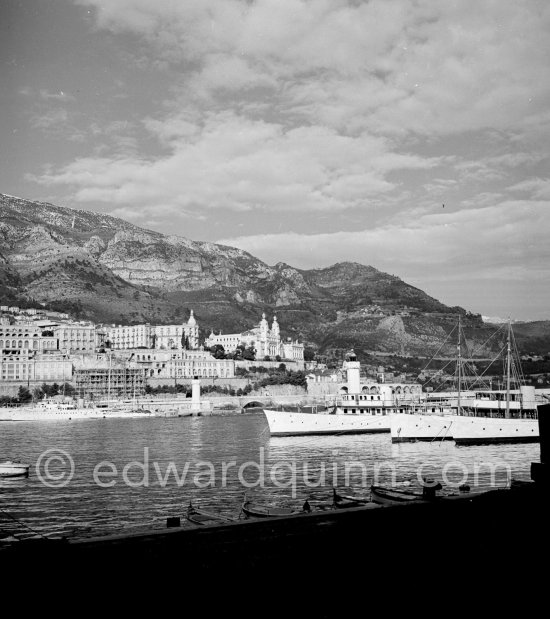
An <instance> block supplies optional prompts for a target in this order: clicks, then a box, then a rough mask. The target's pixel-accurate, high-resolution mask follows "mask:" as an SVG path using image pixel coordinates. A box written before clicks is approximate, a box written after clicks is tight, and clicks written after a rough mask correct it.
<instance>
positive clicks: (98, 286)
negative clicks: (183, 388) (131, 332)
mask: <svg viewBox="0 0 550 619" xmlns="http://www.w3.org/2000/svg"><path fill="white" fill-rule="evenodd" d="M0 282H1V285H0V295H2V296H3V297H4V298H6V299H20V300H21V299H22V300H23V301H24V300H25V299H26V300H27V301H28V300H29V299H34V300H35V301H40V302H49V303H54V304H57V306H58V307H61V306H63V305H65V306H66V307H69V308H71V309H72V310H75V308H76V311H77V313H78V314H79V315H80V316H81V317H84V318H90V319H93V320H95V321H97V322H108V323H111V322H113V323H115V322H116V323H120V324H124V323H128V324H131V323H137V322H151V323H157V324H162V323H165V324H168V323H174V322H181V321H183V320H186V319H187V317H188V315H189V310H190V309H194V310H195V315H196V316H197V319H198V320H199V324H200V326H201V328H202V329H203V335H204V336H206V335H207V334H208V332H209V331H210V329H211V328H214V329H216V330H220V329H221V330H223V331H224V332H235V331H240V330H244V329H246V328H249V327H251V326H252V325H254V324H256V323H257V322H258V320H259V318H260V315H261V312H262V311H266V312H267V313H268V317H270V316H271V315H272V314H273V313H275V312H276V313H277V316H278V319H279V323H280V324H281V329H282V332H283V335H284V336H287V337H293V338H300V339H301V340H305V341H306V343H309V344H311V345H313V346H314V347H315V348H319V349H320V350H323V351H329V352H330V351H333V350H338V349H347V348H350V347H355V349H356V350H359V351H381V352H386V353H395V354H427V353H430V352H432V353H433V352H435V350H437V349H438V348H439V347H440V345H441V343H442V341H443V340H444V339H445V337H446V335H447V333H448V332H449V331H450V330H451V329H452V328H453V327H454V325H455V324H456V319H457V315H458V314H461V315H462V316H463V317H464V324H465V325H466V329H467V333H468V337H471V338H472V343H475V342H478V341H479V342H481V341H483V340H484V339H486V338H485V337H484V335H483V334H484V333H486V328H485V327H484V326H483V322H482V320H481V317H480V316H479V315H473V314H469V313H468V312H466V311H465V310H463V309H462V308H459V307H453V308H449V307H447V306H445V305H444V304H442V303H440V302H439V301H437V300H436V299H434V298H432V297H430V296H429V295H427V294H426V293H424V292H423V291H422V290H420V289H418V288H415V287H414V286H411V285H409V284H407V283H405V282H403V281H402V280H401V279H399V278H398V277H396V276H394V275H388V274H387V273H383V272H381V271H378V270H377V269H375V268H374V267H372V266H365V265H361V264H357V263H349V262H342V263H338V264H335V265H332V266H330V267H328V268H324V269H313V270H300V269H295V268H293V267H292V266H290V265H288V264H285V263H282V262H281V263H278V264H276V265H274V266H269V265H267V264H265V263H264V262H262V261H261V260H259V259H257V258H255V257H254V256H252V255H251V254H249V253H247V252H245V251H242V250H240V249H236V248H233V247H227V246H224V245H218V244H215V243H208V242H200V241H192V240H190V239H186V238H184V237H180V236H174V235H164V234H161V233H159V232H153V231H151V230H145V229H143V228H139V227H138V226H135V225H133V224H131V223H129V222H126V221H124V220H122V219H117V218H115V217H111V216H109V215H102V214H98V213H92V212H88V211H83V210H77V209H72V208H66V207H59V206H55V205H53V204H48V203H44V202H33V201H29V200H24V199H21V198H16V197H13V196H8V195H5V194H0ZM446 350H447V353H448V354H454V344H449V345H448V346H447V348H446ZM480 352H482V353H483V351H480ZM485 352H487V351H485Z"/></svg>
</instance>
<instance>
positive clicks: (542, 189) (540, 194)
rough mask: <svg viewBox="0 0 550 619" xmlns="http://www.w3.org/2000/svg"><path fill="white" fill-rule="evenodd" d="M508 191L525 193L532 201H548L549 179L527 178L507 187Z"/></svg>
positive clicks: (549, 197)
mask: <svg viewBox="0 0 550 619" xmlns="http://www.w3.org/2000/svg"><path fill="white" fill-rule="evenodd" d="M508 190H509V191H514V192H526V193H528V194H530V195H531V196H532V197H533V198H534V199H539V200H550V178H528V179H526V180H524V181H521V182H520V183H516V184H515V185H512V186H510V187H508Z"/></svg>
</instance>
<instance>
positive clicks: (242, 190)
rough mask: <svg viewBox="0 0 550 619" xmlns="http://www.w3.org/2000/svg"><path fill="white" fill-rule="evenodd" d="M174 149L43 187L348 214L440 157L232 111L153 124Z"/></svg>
mask: <svg viewBox="0 0 550 619" xmlns="http://www.w3.org/2000/svg"><path fill="white" fill-rule="evenodd" d="M147 126H148V127H149V129H150V130H151V131H153V132H155V133H158V135H159V137H160V138H161V139H162V140H163V141H164V142H165V143H166V144H167V145H170V148H171V153H170V154H169V155H168V156H166V157H163V158H157V159H155V160H145V159H136V158H123V159H121V158H117V159H110V158H95V159H94V158H82V159H79V160H77V161H75V162H73V163H70V164H69V165H67V166H66V167H65V168H64V169H62V170H59V171H57V172H55V173H53V174H51V173H50V174H44V175H42V176H40V177H38V178H37V181H38V182H40V183H42V184H45V185H59V184H63V185H65V184H68V185H73V186H75V187H76V188H77V189H76V194H75V195H76V198H77V199H79V200H81V201H93V200H102V201H109V202H111V203H114V204H124V203H125V202H126V201H128V200H131V201H132V203H137V204H144V205H145V204H150V203H151V202H155V203H163V204H171V205H173V206H178V205H179V206H182V207H184V208H190V207H198V208H206V209H214V208H221V209H231V210H237V211H242V210H250V209H254V208H259V209H265V208H274V209H277V210H305V211H310V210H342V209H346V208H351V207H357V206H361V205H362V204H363V203H364V201H365V199H366V198H368V197H369V196H373V195H377V194H380V193H384V192H387V191H390V190H392V189H393V188H394V184H393V183H392V182H390V181H388V180H387V178H386V175H387V174H388V173H389V172H391V171H394V170H400V169H429V168H431V167H434V166H436V165H438V159H437V158H423V157H419V156H415V155H412V154H406V153H392V152H389V149H388V143H387V141H386V140H385V139H383V138H376V137H372V136H369V135H360V136H357V137H351V136H345V135H341V134H338V133H337V132H336V131H334V130H333V129H330V128H325V127H319V126H312V127H297V128H295V129H290V130H286V131H285V130H284V127H282V126H281V125H279V124H275V123H267V122H263V121H250V120H248V119H245V118H242V117H239V116H236V115H234V114H230V113H221V114H212V115H210V116H209V117H208V118H207V119H206V120H205V121H204V122H203V123H202V124H201V125H200V126H198V125H196V124H194V123H192V122H189V121H188V120H186V119H182V118H180V117H175V118H174V119H172V120H171V121H170V122H169V121H166V122H165V123H158V122H155V121H152V120H149V121H148V122H147Z"/></svg>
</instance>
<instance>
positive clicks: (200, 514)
mask: <svg viewBox="0 0 550 619" xmlns="http://www.w3.org/2000/svg"><path fill="white" fill-rule="evenodd" d="M185 516H186V518H187V520H189V522H192V523H193V524H200V525H212V524H227V523H228V522H236V518H230V517H228V516H222V515H221V514H214V513H212V512H208V511H206V510H204V509H197V508H196V507H193V504H192V503H189V506H188V507H187V513H186V514H185Z"/></svg>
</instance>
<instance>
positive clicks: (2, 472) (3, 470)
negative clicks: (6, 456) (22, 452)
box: [0, 460, 30, 478]
mask: <svg viewBox="0 0 550 619" xmlns="http://www.w3.org/2000/svg"><path fill="white" fill-rule="evenodd" d="M29 468H30V464H24V463H23V462H19V461H14V460H6V461H4V462H0V477H3V478H5V477H28V476H29Z"/></svg>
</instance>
